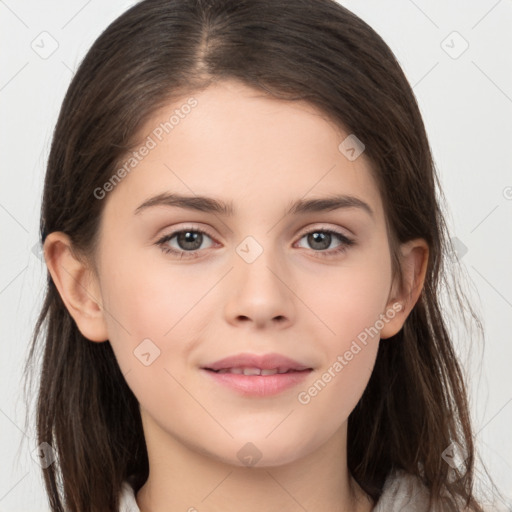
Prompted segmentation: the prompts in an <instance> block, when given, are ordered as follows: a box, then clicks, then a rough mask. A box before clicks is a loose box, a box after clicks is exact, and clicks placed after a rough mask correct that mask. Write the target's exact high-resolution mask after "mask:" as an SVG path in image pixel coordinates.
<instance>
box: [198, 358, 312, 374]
mask: <svg viewBox="0 0 512 512" xmlns="http://www.w3.org/2000/svg"><path fill="white" fill-rule="evenodd" d="M203 369H205V370H211V371H214V372H217V373H234V374H243V375H275V374H276V373H279V374H282V373H291V372H300V371H304V370H312V368H311V367H310V366H308V365H306V364H303V363H300V362H298V361H295V360H294V359H291V358H289V357H286V356H283V355H281V354H277V353H271V354H264V355H257V354H247V353H245V354H237V355H234V356H230V357H225V358H224V359H220V360H219V361H215V362H214V363H211V364H207V365H205V366H204V367H203Z"/></svg>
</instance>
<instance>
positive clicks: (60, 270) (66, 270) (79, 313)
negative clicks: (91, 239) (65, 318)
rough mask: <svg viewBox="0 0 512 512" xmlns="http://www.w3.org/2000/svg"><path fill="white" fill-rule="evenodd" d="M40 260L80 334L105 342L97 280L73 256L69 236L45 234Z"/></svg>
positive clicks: (84, 265) (105, 331) (103, 320)
mask: <svg viewBox="0 0 512 512" xmlns="http://www.w3.org/2000/svg"><path fill="white" fill-rule="evenodd" d="M44 257H45V260H46V265H47V267H48V270H49V272H50V274H51V276H52V279H53V282H54V283H55V286H56V287H57V290H58V291H59V294H60V296H61V298H62V301H63V302H64V304H65V306H66V308H67V310H68V312H69V314H70V315H71V316H72V317H73V319H74V320H75V322H76V325H77V327H78V329H79V330H80V332H81V333H82V334H83V336H85V337H86V338H87V339H89V340H91V341H96V342H101V341H106V340H107V339H108V334H107V327H106V322H105V318H104V314H103V308H102V306H101V293H100V288H99V285H98V282H97V278H96V276H95V275H94V273H93V272H92V270H91V269H90V268H89V267H88V266H87V265H86V264H85V263H83V262H82V261H80V260H79V259H77V258H76V257H75V256H74V255H73V252H72V244H71V240H70V238H69V236H68V235H66V234H65V233H63V232H60V231H54V232H53V233H49V234H48V236H47V237H46V240H45V243H44Z"/></svg>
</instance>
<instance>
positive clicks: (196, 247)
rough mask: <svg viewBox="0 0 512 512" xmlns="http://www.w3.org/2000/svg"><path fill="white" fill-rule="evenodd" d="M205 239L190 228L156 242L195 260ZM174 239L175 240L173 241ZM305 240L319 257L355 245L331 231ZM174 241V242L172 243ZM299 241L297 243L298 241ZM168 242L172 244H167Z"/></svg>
mask: <svg viewBox="0 0 512 512" xmlns="http://www.w3.org/2000/svg"><path fill="white" fill-rule="evenodd" d="M205 237H206V238H209V239H210V240H213V237H212V236H211V235H209V234H208V233H207V232H206V231H204V230H202V229H199V228H198V227H195V226H192V227H188V228H184V229H180V230H176V231H173V232H171V233H169V234H167V235H165V236H163V237H162V238H160V240H158V241H157V242H156V245H158V246H159V247H160V248H161V249H162V251H163V252H164V253H166V254H174V255H177V256H179V257H180V259H182V258H184V257H185V258H196V257H198V256H199V253H200V251H201V249H205V247H202V245H203V242H204V240H205ZM336 238H337V239H338V240H339V245H338V246H336V247H335V248H334V249H331V250H328V251H326V250H325V249H328V248H329V246H330V245H331V243H332V242H333V239H336ZM174 239H175V240H174ZM302 239H306V240H307V243H308V244H310V245H311V247H312V248H313V251H314V252H315V253H317V254H318V256H319V257H332V256H336V255H338V254H341V253H343V252H345V251H346V250H347V249H348V247H350V246H352V245H354V244H355V241H354V240H352V239H351V238H348V237H347V236H345V235H344V234H342V233H339V232H337V231H334V230H332V229H315V230H311V231H308V232H307V233H304V234H303V235H302V236H301V237H300V240H302ZM173 240H174V242H173ZM300 240H299V241H300ZM169 242H172V243H171V244H169Z"/></svg>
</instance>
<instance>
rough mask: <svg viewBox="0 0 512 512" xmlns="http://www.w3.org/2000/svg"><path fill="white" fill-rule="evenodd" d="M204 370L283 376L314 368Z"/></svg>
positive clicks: (222, 372)
mask: <svg viewBox="0 0 512 512" xmlns="http://www.w3.org/2000/svg"><path fill="white" fill-rule="evenodd" d="M203 369H204V370H208V371H210V372H215V373H218V374H224V373H231V374H235V375H247V376H250V375H276V374H279V375H283V374H285V373H302V372H310V371H311V370H312V368H301V369H295V368H221V369H219V370H214V369H212V368H203Z"/></svg>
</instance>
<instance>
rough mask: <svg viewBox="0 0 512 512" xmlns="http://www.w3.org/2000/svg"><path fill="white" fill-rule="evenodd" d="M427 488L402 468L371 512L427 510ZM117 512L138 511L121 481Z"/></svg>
mask: <svg viewBox="0 0 512 512" xmlns="http://www.w3.org/2000/svg"><path fill="white" fill-rule="evenodd" d="M428 496H429V493H428V489H427V488H426V487H425V486H424V485H423V483H422V482H421V481H420V480H419V479H418V478H417V477H415V476H414V475H411V474H408V473H406V472H404V471H402V470H398V471H397V472H396V473H392V474H391V475H389V476H388V478H387V479H386V481H385V482H384V487H383V490H382V495H381V497H380V499H379V500H378V502H377V503H376V505H375V507H374V508H373V510H372V512H429V511H428V509H427V507H428ZM119 512H140V509H139V507H138V506H137V502H136V500H135V495H134V492H133V489H132V487H131V486H130V484H129V483H128V482H124V483H123V489H122V492H121V505H120V508H119Z"/></svg>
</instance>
